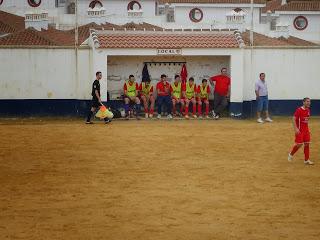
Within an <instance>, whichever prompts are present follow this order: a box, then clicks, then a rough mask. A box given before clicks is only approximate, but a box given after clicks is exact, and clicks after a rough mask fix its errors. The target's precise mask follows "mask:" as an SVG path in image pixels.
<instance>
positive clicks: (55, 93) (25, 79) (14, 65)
mask: <svg viewBox="0 0 320 240" xmlns="http://www.w3.org/2000/svg"><path fill="white" fill-rule="evenodd" d="M78 59H79V63H78V81H77V80H76V73H75V50H74V49H11V48H1V49H0V62H1V64H0V73H1V74H0V79H1V81H0V89H1V92H0V99H85V98H88V97H90V87H91V83H92V81H93V79H94V78H93V77H92V75H93V74H92V72H90V69H92V68H91V67H90V52H89V49H84V50H80V51H79V58H78Z"/></svg>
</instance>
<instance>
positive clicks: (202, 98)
mask: <svg viewBox="0 0 320 240" xmlns="http://www.w3.org/2000/svg"><path fill="white" fill-rule="evenodd" d="M197 93H198V114H199V117H200V118H202V104H204V105H205V106H206V115H205V116H206V118H209V94H210V87H209V85H208V80H207V79H203V80H202V84H201V85H199V86H198V90H197Z"/></svg>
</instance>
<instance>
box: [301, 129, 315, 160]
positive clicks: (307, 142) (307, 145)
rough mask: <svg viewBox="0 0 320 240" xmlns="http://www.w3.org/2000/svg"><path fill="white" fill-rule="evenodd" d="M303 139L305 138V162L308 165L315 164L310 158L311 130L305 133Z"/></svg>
mask: <svg viewBox="0 0 320 240" xmlns="http://www.w3.org/2000/svg"><path fill="white" fill-rule="evenodd" d="M303 140H304V149H303V152H304V163H305V164H308V165H313V164H314V163H313V162H312V161H311V160H310V159H309V155H310V133H309V132H305V133H304V136H303Z"/></svg>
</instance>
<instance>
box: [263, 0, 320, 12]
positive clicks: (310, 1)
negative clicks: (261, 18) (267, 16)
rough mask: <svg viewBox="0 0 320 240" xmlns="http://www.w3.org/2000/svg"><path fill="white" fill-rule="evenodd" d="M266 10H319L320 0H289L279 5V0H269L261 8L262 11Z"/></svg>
mask: <svg viewBox="0 0 320 240" xmlns="http://www.w3.org/2000/svg"><path fill="white" fill-rule="evenodd" d="M267 11H271V12H275V11H320V0H305V1H303V0H300V1H296V0H291V1H288V3H286V4H284V5H281V0H271V1H268V2H267V4H266V6H265V7H264V8H262V12H263V13H266V12H267Z"/></svg>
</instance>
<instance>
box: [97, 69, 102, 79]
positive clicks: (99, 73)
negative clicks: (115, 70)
mask: <svg viewBox="0 0 320 240" xmlns="http://www.w3.org/2000/svg"><path fill="white" fill-rule="evenodd" d="M96 78H97V80H100V79H101V78H102V73H101V72H100V71H98V72H96Z"/></svg>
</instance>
